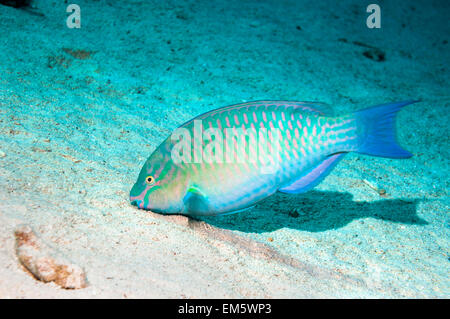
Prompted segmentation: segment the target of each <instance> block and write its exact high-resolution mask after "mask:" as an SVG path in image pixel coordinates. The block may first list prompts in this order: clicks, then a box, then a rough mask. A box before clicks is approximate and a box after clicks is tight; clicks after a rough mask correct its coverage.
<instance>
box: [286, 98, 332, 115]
mask: <svg viewBox="0 0 450 319" xmlns="http://www.w3.org/2000/svg"><path fill="white" fill-rule="evenodd" d="M286 105H287V106H293V107H294V108H295V109H296V110H301V111H305V112H311V113H315V114H319V115H324V116H333V114H334V111H333V108H332V107H331V106H330V105H329V104H326V103H323V102H308V101H304V102H287V104H286Z"/></svg>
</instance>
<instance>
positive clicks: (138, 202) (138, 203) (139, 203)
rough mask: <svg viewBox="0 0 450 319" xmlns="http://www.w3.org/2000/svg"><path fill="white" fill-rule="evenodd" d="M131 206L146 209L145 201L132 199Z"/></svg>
mask: <svg viewBox="0 0 450 319" xmlns="http://www.w3.org/2000/svg"><path fill="white" fill-rule="evenodd" d="M130 201H131V205H134V206H137V207H139V208H144V201H143V200H140V199H133V198H132V197H130Z"/></svg>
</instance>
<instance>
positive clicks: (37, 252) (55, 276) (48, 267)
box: [14, 225, 86, 289]
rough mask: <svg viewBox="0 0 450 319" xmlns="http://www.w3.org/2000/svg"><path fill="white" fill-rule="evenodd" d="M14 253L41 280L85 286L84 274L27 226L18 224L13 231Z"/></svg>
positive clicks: (64, 285) (66, 286)
mask: <svg viewBox="0 0 450 319" xmlns="http://www.w3.org/2000/svg"><path fill="white" fill-rule="evenodd" d="M14 235H15V237H16V254H17V258H18V259H19V261H20V263H21V264H22V265H23V266H24V267H25V268H26V269H27V270H28V271H29V272H31V274H33V276H34V277H35V278H36V279H38V280H42V281H43V282H51V281H53V282H55V283H56V284H57V285H59V286H61V287H62V288H65V289H78V288H84V287H86V276H85V273H84V271H83V269H81V268H80V267H79V266H77V265H74V264H72V263H70V262H68V261H67V260H65V259H64V258H62V257H60V256H58V253H57V252H56V251H54V250H52V249H51V248H50V247H48V246H47V245H45V244H44V243H43V242H42V241H41V240H40V239H39V238H38V237H37V236H36V235H35V234H34V232H33V230H32V229H31V227H29V226H26V225H25V226H20V227H19V228H17V229H16V231H15V232H14Z"/></svg>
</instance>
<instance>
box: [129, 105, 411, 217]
mask: <svg viewBox="0 0 450 319" xmlns="http://www.w3.org/2000/svg"><path fill="white" fill-rule="evenodd" d="M413 102H414V101H405V102H398V103H390V104H384V105H379V106H375V107H372V108H368V109H365V110H361V111H357V112H354V113H352V114H347V115H343V116H337V117H334V116H333V115H332V113H331V111H330V109H329V107H327V106H326V105H323V104H320V103H314V102H291V101H255V102H248V103H243V104H237V105H231V106H227V107H222V108H219V109H215V110H212V111H209V112H207V113H204V114H201V115H199V116H197V117H195V118H193V119H191V120H190V121H188V122H186V123H184V124H183V125H181V126H180V128H179V129H180V130H185V131H186V132H188V133H189V134H188V135H189V136H196V125H197V124H196V123H201V124H200V127H201V128H203V131H201V132H200V136H202V134H204V133H205V132H206V131H205V130H207V129H216V130H218V131H219V132H221V133H222V135H223V137H224V139H225V140H226V136H227V135H226V130H227V129H231V130H232V132H233V134H235V135H236V134H237V133H239V132H241V134H244V135H243V136H245V134H246V132H248V130H256V132H257V133H258V134H261V132H269V134H268V135H267V138H265V139H264V142H263V143H262V144H258V143H250V142H251V140H250V138H249V139H248V143H247V141H246V143H247V144H248V145H246V147H247V146H248V148H246V150H247V149H248V152H247V153H246V154H245V159H246V161H245V162H243V163H241V162H238V161H236V158H235V157H234V155H235V153H233V157H232V158H234V159H235V161H233V162H227V161H224V162H220V161H219V162H212V163H208V162H206V161H205V160H204V159H205V153H204V149H203V150H202V152H203V153H202V152H200V155H202V156H203V157H202V159H203V161H200V162H199V163H195V162H192V161H184V162H183V161H182V162H180V163H178V162H175V161H174V160H173V158H172V155H173V153H172V151H173V150H174V149H175V148H176V147H177V143H179V140H177V139H173V138H172V137H171V136H170V137H168V138H167V139H166V140H165V141H164V142H163V143H162V144H161V145H160V146H159V147H158V148H157V149H156V150H155V151H154V152H153V153H152V155H151V156H150V157H149V158H148V160H147V161H146V163H145V164H144V166H143V168H142V170H141V173H140V174H139V177H138V180H137V181H136V183H135V185H134V186H133V188H132V190H131V192H130V200H131V202H132V203H133V204H135V205H136V206H138V207H139V208H143V209H150V210H153V211H155V212H161V213H168V214H185V215H192V216H195V215H217V214H224V213H230V212H236V211H241V210H242V209H245V208H248V207H251V206H253V205H255V204H256V203H257V202H258V201H260V200H262V199H264V198H266V197H268V196H270V195H272V194H273V193H275V192H276V191H280V192H286V193H302V192H305V191H308V190H309V189H311V188H312V187H314V186H316V185H317V184H318V183H320V181H322V180H323V179H324V178H325V176H326V175H327V174H329V172H330V171H331V170H332V168H333V167H334V166H335V165H337V163H338V162H339V161H340V160H341V159H342V158H343V156H344V155H345V154H346V153H348V152H352V151H354V152H359V153H364V154H369V155H373V156H384V157H391V158H407V157H409V156H411V154H410V153H409V152H407V151H405V150H403V149H402V148H401V147H400V146H399V145H398V144H397V142H396V137H395V125H394V124H395V122H394V121H395V114H396V112H398V111H399V110H400V109H401V108H402V107H403V106H405V105H407V104H410V103H413ZM263 130H266V131H263ZM277 131H278V132H279V136H278V138H279V139H278V152H277V149H276V148H275V149H273V146H275V145H273V146H272V145H271V144H272V141H273V140H274V139H275V137H276V132H277ZM175 132H177V131H175ZM258 134H257V136H258V137H262V136H263V135H264V134H261V135H258ZM214 136H215V135H214ZM216 138H217V136H215V139H216ZM233 138H234V140H233V141H232V143H233V144H237V143H238V139H240V138H242V136H240V135H239V134H237V135H236V136H235V137H233ZM214 141H216V140H214ZM258 142H259V140H258ZM209 143H213V141H210V140H207V141H205V140H204V139H202V141H201V143H200V144H201V146H202V148H204V147H207V146H208V144H209ZM191 144H192V141H190V144H189V143H188V145H190V146H192V145H191ZM261 145H264V146H266V147H268V149H269V151H270V154H271V155H273V156H274V157H273V158H272V161H274V162H275V163H276V161H277V160H278V166H277V167H276V169H274V170H272V171H270V172H267V171H265V169H266V168H267V167H266V166H265V164H264V163H262V162H261V161H259V160H258V161H256V162H251V161H249V158H252V156H254V155H259V154H260V153H259V152H260V149H259V146H261ZM220 148H222V151H223V152H224V153H225V150H226V148H225V147H224V146H223V145H220ZM216 151H217V150H216ZM184 153H185V151H184V150H183V154H184ZM186 153H189V154H191V149H189V150H188V151H186ZM194 153H195V150H194V151H193V152H192V154H194ZM192 154H191V155H192ZM194 158H195V157H194ZM258 159H259V158H258Z"/></svg>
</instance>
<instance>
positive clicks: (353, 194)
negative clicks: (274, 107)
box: [0, 0, 450, 298]
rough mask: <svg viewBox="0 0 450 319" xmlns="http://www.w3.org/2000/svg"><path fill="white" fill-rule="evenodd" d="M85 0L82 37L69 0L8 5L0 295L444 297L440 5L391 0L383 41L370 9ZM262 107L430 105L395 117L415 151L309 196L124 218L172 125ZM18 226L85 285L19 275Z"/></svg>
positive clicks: (349, 160) (370, 162)
mask: <svg viewBox="0 0 450 319" xmlns="http://www.w3.org/2000/svg"><path fill="white" fill-rule="evenodd" d="M77 3H78V4H79V5H80V7H81V10H82V11H81V12H82V20H81V28H80V29H69V28H67V26H66V24H65V19H66V17H67V16H68V14H67V13H66V10H65V9H66V6H67V4H64V3H63V1H49V0H42V1H39V3H36V4H34V5H33V8H32V9H29V10H17V9H14V8H11V7H6V6H0V29H1V30H2V32H1V34H0V298H42V297H47V298H48V297H50V298H54V297H55V298H72V297H75V298H93V297H98V298H104V297H106V298H109V297H117V298H142V297H161V298H165V297H170V298H204V297H209V298H220V297H224V298H228V297H245V298H253V297H269V298H271V297H272V298H273V297H285V298H303V297H305V298H318V297H326V298H330V297H338V298H344V297H361V298H367V297H386V298H396V297H402V298H407V297H414V298H418V297H426V298H436V297H437V298H448V297H450V282H449V276H448V274H449V264H450V263H449V261H450V259H449V258H450V257H449V251H450V245H449V242H450V241H449V239H450V237H449V235H450V233H449V195H448V189H449V174H448V171H449V170H448V168H449V155H450V154H449V149H450V148H449V137H448V123H449V120H450V118H449V107H450V92H449V86H448V79H449V78H450V74H449V65H448V62H449V61H450V53H449V52H450V48H449V44H448V40H449V39H448V37H449V34H450V27H449V24H448V12H449V11H450V10H449V4H448V3H445V1H442V2H440V1H414V2H408V3H406V2H401V5H400V2H396V1H393V2H391V1H389V2H388V1H386V2H384V1H380V5H381V7H382V10H383V11H382V12H383V16H382V28H381V29H379V30H374V29H368V28H367V27H366V25H365V19H366V17H367V13H366V12H365V7H364V6H362V5H361V4H360V3H359V2H358V1H339V3H335V2H334V1H319V2H317V1H315V2H314V1H312V2H311V1H286V0H281V1H280V0H277V1H244V2H243V1H237V0H236V1H235V0H231V1H225V2H224V1H184V2H182V1H127V2H117V1H81V0H80V1H77ZM260 99H277V100H310V101H323V102H326V103H328V104H330V105H333V106H334V109H335V112H336V113H337V114H344V113H346V112H351V111H355V110H357V109H360V108H363V107H367V106H370V105H374V104H380V103H385V102H390V101H395V100H407V99H420V100H421V102H420V103H417V104H414V105H411V106H408V107H407V108H405V109H404V110H403V111H401V113H400V114H399V116H398V121H397V126H398V132H399V140H400V141H401V143H402V145H403V146H404V147H405V148H406V149H408V150H409V151H410V152H412V153H413V154H414V157H413V158H411V159H408V160H392V159H384V158H374V157H369V156H364V155H359V154H349V155H348V156H346V158H345V159H344V160H343V161H342V162H341V163H340V164H339V165H338V167H337V168H336V169H335V170H334V171H333V172H332V173H331V175H329V176H328V177H327V178H326V179H325V181H324V182H323V183H322V184H320V185H319V186H318V187H317V188H316V189H315V190H313V191H311V192H309V193H306V194H303V195H295V196H287V195H282V194H276V195H274V196H272V197H270V198H268V199H266V200H264V201H262V202H260V203H259V204H258V205H257V206H256V208H254V209H253V210H251V211H249V212H245V213H242V214H236V215H229V216H219V217H209V218H204V220H203V221H194V220H190V219H188V218H186V217H183V216H162V215H157V214H153V213H151V212H145V211H143V210H138V209H136V207H133V206H131V205H130V203H129V199H128V193H129V190H130V188H131V186H132V185H133V183H134V182H135V179H136V178H137V175H138V173H139V170H140V168H141V166H142V165H143V163H144V161H145V160H146V158H147V157H148V156H149V155H150V154H151V152H152V151H153V150H154V149H155V147H157V146H158V144H159V143H160V142H161V141H162V140H163V139H164V138H165V137H167V136H168V135H169V134H170V133H171V132H172V130H173V129H175V128H176V127H177V126H178V125H180V124H181V123H183V122H185V121H186V120H188V119H190V118H192V117H193V116H195V115H198V114H200V113H203V112H205V111H207V110H210V109H212V108H216V107H219V106H223V105H229V104H234V103H240V102H243V101H251V100H260ZM365 181H367V182H369V183H367V182H365ZM370 185H372V186H374V185H375V188H377V189H385V191H386V194H383V196H381V195H380V193H379V192H377V191H376V189H374V188H373V187H370ZM23 224H26V225H29V226H30V227H32V229H33V230H34V232H35V234H36V235H37V236H38V237H39V238H40V240H42V241H43V242H45V243H46V245H48V246H49V247H50V248H51V249H53V250H54V251H57V252H58V254H60V255H62V256H64V257H65V258H67V259H68V260H70V261H71V262H73V263H74V264H76V265H78V266H79V267H81V268H82V269H83V270H84V272H85V274H86V278H87V286H86V287H85V288H82V289H62V288H61V287H59V286H58V285H57V284H55V283H54V282H50V283H44V282H41V281H38V280H36V279H35V278H34V277H33V276H32V275H31V274H30V273H28V272H27V271H25V269H24V267H22V265H21V264H20V262H19V260H18V256H17V254H16V249H15V237H14V232H15V230H16V229H17V228H18V227H19V226H20V225H23Z"/></svg>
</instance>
